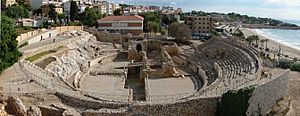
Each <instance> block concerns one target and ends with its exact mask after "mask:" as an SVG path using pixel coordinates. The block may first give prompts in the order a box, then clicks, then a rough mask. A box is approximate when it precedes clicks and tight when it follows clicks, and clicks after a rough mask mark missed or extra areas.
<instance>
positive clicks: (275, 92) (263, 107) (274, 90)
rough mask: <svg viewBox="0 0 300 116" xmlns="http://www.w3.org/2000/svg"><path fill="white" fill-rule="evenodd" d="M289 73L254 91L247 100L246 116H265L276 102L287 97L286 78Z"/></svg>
mask: <svg viewBox="0 0 300 116" xmlns="http://www.w3.org/2000/svg"><path fill="white" fill-rule="evenodd" d="M288 74H289V71H286V72H285V73H284V74H283V75H280V76H279V77H278V78H275V79H274V80H272V81H270V82H267V83H265V84H262V85H260V86H258V87H256V89H255V90H254V92H253V94H252V97H251V98H250V100H249V107H248V110H247V115H248V116H250V115H255V116H256V115H258V114H257V113H258V111H261V112H260V113H261V114H263V115H264V114H266V113H268V112H269V111H271V110H272V107H273V106H275V105H276V103H277V101H278V100H280V99H282V98H283V97H286V96H288V95H289V93H288V81H289V77H288Z"/></svg>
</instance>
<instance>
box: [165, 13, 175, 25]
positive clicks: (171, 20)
mask: <svg viewBox="0 0 300 116" xmlns="http://www.w3.org/2000/svg"><path fill="white" fill-rule="evenodd" d="M162 22H163V23H164V24H167V25H170V24H172V23H174V22H176V19H175V18H174V17H169V16H167V15H163V17H162Z"/></svg>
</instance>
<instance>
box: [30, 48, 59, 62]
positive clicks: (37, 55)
mask: <svg viewBox="0 0 300 116" xmlns="http://www.w3.org/2000/svg"><path fill="white" fill-rule="evenodd" d="M55 52H56V50H49V51H45V52H41V53H38V54H36V55H33V56H31V57H28V58H26V59H25V60H27V61H30V62H33V61H35V60H37V59H39V58H41V57H42V56H46V55H48V54H51V53H55Z"/></svg>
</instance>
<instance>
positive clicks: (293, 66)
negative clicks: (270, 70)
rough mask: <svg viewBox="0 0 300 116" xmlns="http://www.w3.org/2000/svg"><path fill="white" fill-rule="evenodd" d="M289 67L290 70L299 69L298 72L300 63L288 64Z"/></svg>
mask: <svg viewBox="0 0 300 116" xmlns="http://www.w3.org/2000/svg"><path fill="white" fill-rule="evenodd" d="M290 69H291V70H292V71H299V72H300V63H294V64H292V65H290Z"/></svg>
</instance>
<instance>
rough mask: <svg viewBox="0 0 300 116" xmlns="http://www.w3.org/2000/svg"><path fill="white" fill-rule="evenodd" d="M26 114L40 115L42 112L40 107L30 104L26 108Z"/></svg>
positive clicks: (29, 115)
mask: <svg viewBox="0 0 300 116" xmlns="http://www.w3.org/2000/svg"><path fill="white" fill-rule="evenodd" d="M27 115H28V116H42V112H41V110H40V108H38V107H36V106H30V107H29V109H28V110H27Z"/></svg>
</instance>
